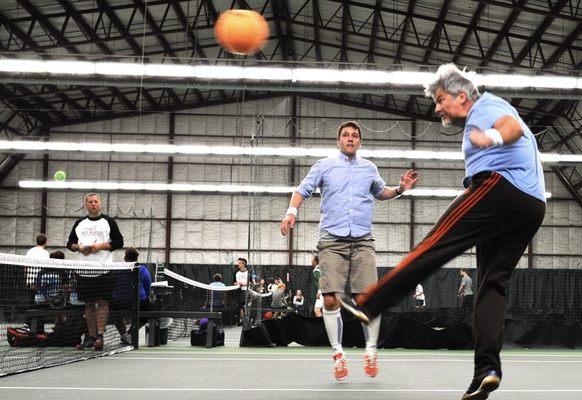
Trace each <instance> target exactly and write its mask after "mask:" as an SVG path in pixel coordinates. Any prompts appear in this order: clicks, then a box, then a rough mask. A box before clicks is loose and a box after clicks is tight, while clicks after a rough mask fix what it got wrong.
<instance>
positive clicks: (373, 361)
mask: <svg viewBox="0 0 582 400" xmlns="http://www.w3.org/2000/svg"><path fill="white" fill-rule="evenodd" d="M364 373H365V374H366V376H367V377H368V378H375V377H376V375H378V353H366V354H365V355H364Z"/></svg>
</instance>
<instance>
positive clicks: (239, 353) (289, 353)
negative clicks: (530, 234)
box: [129, 348, 582, 360]
mask: <svg viewBox="0 0 582 400" xmlns="http://www.w3.org/2000/svg"><path fill="white" fill-rule="evenodd" d="M215 351H216V350H214V349H209V350H207V351H204V350H203V351H200V350H184V351H174V350H165V349H160V350H149V349H142V348H140V349H139V350H136V352H137V353H142V352H143V353H152V354H210V353H212V354H216V355H236V356H244V355H251V356H265V355H272V354H273V355H281V354H284V355H287V356H294V355H303V356H330V354H331V349H330V350H329V351H327V352H311V351H304V352H294V351H285V350H279V351H277V350H273V351H268V352H267V351H263V352H255V351H253V352H246V351H220V350H218V351H216V353H215ZM452 351H453V352H455V351H463V352H467V353H465V354H463V353H459V354H447V352H448V351H444V350H443V351H442V352H434V351H431V352H426V353H390V352H385V351H382V350H379V351H378V356H385V357H392V356H393V357H399V356H406V357H416V356H419V357H420V356H427V355H429V356H433V357H434V356H440V355H442V356H446V357H452V356H454V357H469V358H470V359H471V360H472V359H473V351H472V350H452ZM136 352H134V353H129V354H136ZM346 354H347V355H357V354H364V349H361V350H360V351H358V350H354V351H350V350H348V351H346ZM501 357H569V358H574V357H580V359H582V353H578V354H564V353H550V354H536V353H529V354H519V353H516V354H512V353H503V352H502V353H501Z"/></svg>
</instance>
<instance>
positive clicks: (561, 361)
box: [104, 355, 582, 364]
mask: <svg viewBox="0 0 582 400" xmlns="http://www.w3.org/2000/svg"><path fill="white" fill-rule="evenodd" d="M104 360H116V361H128V360H130V361H133V360H138V361H143V360H152V361H204V362H208V361H219V362H222V361H234V362H246V361H265V362H266V361H282V362H288V361H299V362H304V361H321V362H330V358H329V357H328V358H256V357H253V358H250V357H242V356H241V357H233V358H227V357H220V355H217V356H216V357H164V356H163V355H160V357H142V356H137V357H111V358H107V359H104ZM349 360H350V361H351V360H354V361H357V360H358V359H357V358H356V357H353V358H349ZM378 361H380V362H383V363H384V362H387V363H388V362H390V363H400V362H407V363H419V362H423V363H424V362H434V363H439V362H461V363H469V362H470V363H472V362H473V360H472V359H466V360H463V359H455V358H432V359H431V358H409V359H406V358H398V359H389V358H383V357H378ZM503 362H504V363H515V364H534V363H535V364H537V363H547V364H564V363H572V364H582V360H511V359H507V358H504V359H503Z"/></svg>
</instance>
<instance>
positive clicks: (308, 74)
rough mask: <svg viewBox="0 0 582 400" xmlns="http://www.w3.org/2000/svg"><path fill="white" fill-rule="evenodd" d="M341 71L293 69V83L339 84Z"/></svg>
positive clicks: (341, 75)
mask: <svg viewBox="0 0 582 400" xmlns="http://www.w3.org/2000/svg"><path fill="white" fill-rule="evenodd" d="M342 77H343V74H342V71H340V70H338V69H322V68H295V69H293V82H295V81H300V82H336V83H337V82H340V81H341V80H342Z"/></svg>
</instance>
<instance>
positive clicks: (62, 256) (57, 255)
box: [49, 250, 65, 260]
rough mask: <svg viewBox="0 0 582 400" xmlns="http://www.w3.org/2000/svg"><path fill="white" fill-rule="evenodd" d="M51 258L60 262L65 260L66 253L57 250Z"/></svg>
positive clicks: (50, 255) (52, 253)
mask: <svg viewBox="0 0 582 400" xmlns="http://www.w3.org/2000/svg"><path fill="white" fill-rule="evenodd" d="M49 258H58V259H59V260H64V259H65V253H63V252H62V251H60V250H55V251H53V252H51V254H49Z"/></svg>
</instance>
